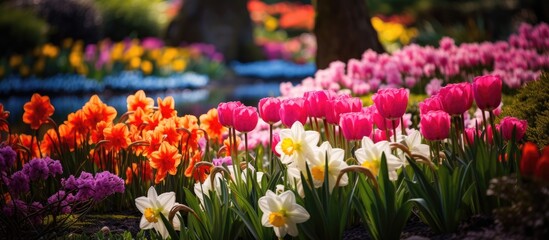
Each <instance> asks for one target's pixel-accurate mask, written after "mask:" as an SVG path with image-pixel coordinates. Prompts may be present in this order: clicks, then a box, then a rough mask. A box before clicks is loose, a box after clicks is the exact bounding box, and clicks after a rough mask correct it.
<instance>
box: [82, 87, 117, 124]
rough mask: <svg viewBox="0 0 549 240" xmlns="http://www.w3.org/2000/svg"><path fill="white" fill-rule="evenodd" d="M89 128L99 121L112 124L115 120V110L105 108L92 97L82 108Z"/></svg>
mask: <svg viewBox="0 0 549 240" xmlns="http://www.w3.org/2000/svg"><path fill="white" fill-rule="evenodd" d="M82 111H83V112H84V116H85V117H86V123H87V124H88V127H89V128H94V127H95V125H96V124H97V123H99V122H101V121H105V122H112V121H113V120H114V118H116V109H114V108H113V107H110V106H107V104H105V103H103V102H102V101H101V99H100V98H99V97H98V96H97V95H93V96H92V97H91V98H90V100H89V101H88V102H87V103H86V104H85V105H84V107H83V108H82Z"/></svg>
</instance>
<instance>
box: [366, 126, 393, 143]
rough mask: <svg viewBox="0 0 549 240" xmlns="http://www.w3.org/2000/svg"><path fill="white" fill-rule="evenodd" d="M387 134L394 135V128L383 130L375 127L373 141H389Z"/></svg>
mask: <svg viewBox="0 0 549 240" xmlns="http://www.w3.org/2000/svg"><path fill="white" fill-rule="evenodd" d="M387 134H389V136H391V135H393V131H392V130H387V131H384V130H381V129H375V130H374V131H372V137H371V139H372V141H373V142H374V143H377V142H380V141H387Z"/></svg>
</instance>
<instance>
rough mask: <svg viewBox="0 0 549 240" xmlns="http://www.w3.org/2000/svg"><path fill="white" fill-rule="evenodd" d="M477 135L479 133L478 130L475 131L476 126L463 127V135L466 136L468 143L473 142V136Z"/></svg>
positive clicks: (471, 143)
mask: <svg viewBox="0 0 549 240" xmlns="http://www.w3.org/2000/svg"><path fill="white" fill-rule="evenodd" d="M479 135H480V133H479V131H477V129H476V128H466V129H465V137H466V140H467V143H469V145H473V144H475V137H477V136H479Z"/></svg>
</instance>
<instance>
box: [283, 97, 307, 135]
mask: <svg viewBox="0 0 549 240" xmlns="http://www.w3.org/2000/svg"><path fill="white" fill-rule="evenodd" d="M279 114H280V120H281V121H282V124H284V125H285V126H286V127H288V128H290V127H292V125H293V124H294V123H295V122H296V121H299V122H301V124H303V125H305V123H307V109H306V108H305V99H303V98H290V99H285V100H283V101H282V103H280V110H279Z"/></svg>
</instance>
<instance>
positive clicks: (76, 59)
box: [69, 51, 82, 67]
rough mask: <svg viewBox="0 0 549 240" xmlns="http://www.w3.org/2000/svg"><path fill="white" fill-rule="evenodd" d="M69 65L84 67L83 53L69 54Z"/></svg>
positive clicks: (73, 52) (74, 52)
mask: <svg viewBox="0 0 549 240" xmlns="http://www.w3.org/2000/svg"><path fill="white" fill-rule="evenodd" d="M69 63H70V64H71V66H72V67H78V66H80V65H82V53H81V52H76V51H72V52H71V53H70V54H69Z"/></svg>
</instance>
